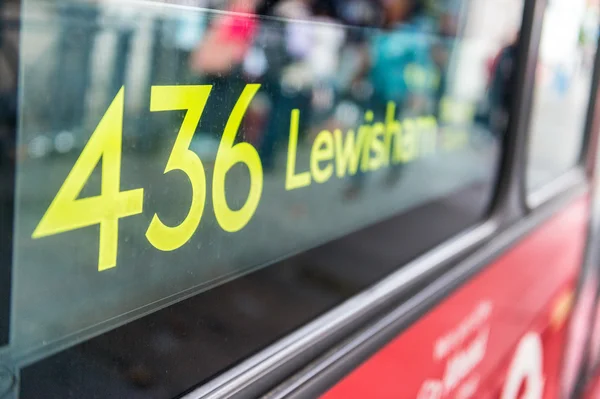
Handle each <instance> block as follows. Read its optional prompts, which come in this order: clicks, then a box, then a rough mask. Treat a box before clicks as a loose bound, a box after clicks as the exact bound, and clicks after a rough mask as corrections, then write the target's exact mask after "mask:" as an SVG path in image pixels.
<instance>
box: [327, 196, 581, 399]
mask: <svg viewBox="0 0 600 399" xmlns="http://www.w3.org/2000/svg"><path fill="white" fill-rule="evenodd" d="M588 216H589V213H588V200H587V198H581V199H580V200H578V201H575V202H574V203H572V204H571V205H570V206H568V207H567V208H565V209H564V210H562V211H561V212H560V213H558V214H557V215H556V216H554V217H553V218H552V219H551V220H549V221H548V222H546V223H545V224H544V225H542V226H541V227H540V228H538V229H537V230H535V231H534V232H533V233H531V234H530V235H528V236H527V237H526V238H525V239H523V240H522V241H520V242H519V243H518V244H517V245H516V246H514V247H513V248H512V249H510V250H509V251H508V252H507V253H505V254H504V255H502V256H501V257H500V258H499V259H498V260H496V261H495V262H494V263H493V264H491V265H490V266H489V267H487V268H486V269H484V271H482V272H481V273H480V274H478V275H477V276H476V277H475V278H473V279H472V280H471V281H469V282H468V283H467V284H465V285H464V286H462V287H461V288H460V289H459V290H458V291H456V292H455V293H453V294H452V295H451V296H450V297H448V298H447V299H446V300H445V301H444V302H442V303H441V304H440V305H438V306H437V307H436V308H435V309H434V310H432V311H431V312H430V313H428V314H427V315H425V316H424V317H423V318H422V319H420V320H419V321H418V322H417V323H415V324H414V325H413V326H412V327H410V328H409V329H408V330H406V331H405V332H404V333H402V334H401V335H400V336H398V337H397V338H396V339H395V340H394V341H392V342H391V343H389V344H388V345H387V346H385V347H384V348H383V349H382V350H380V351H379V352H378V353H377V354H375V355H374V356H373V357H371V358H370V359H369V360H367V361H366V362H365V363H364V364H362V365H361V366H359V367H358V368H357V369H356V370H354V371H353V372H352V373H351V374H349V375H348V376H347V377H346V378H345V379H343V380H342V381H341V382H339V383H338V385H337V386H335V387H333V388H332V389H331V390H330V391H329V392H327V393H326V394H325V395H324V396H323V397H324V398H325V399H338V398H339V399H347V398H395V399H398V398H417V399H441V398H458V399H467V398H500V399H515V398H520V397H526V398H528V399H537V398H555V397H558V396H560V395H558V393H559V389H560V372H561V371H562V369H561V360H562V353H563V348H564V345H565V338H566V336H567V334H566V332H567V325H568V323H567V320H568V316H569V314H570V311H571V308H572V304H573V298H574V295H573V294H574V288H575V284H576V281H577V275H578V271H579V268H580V265H581V262H582V255H583V250H584V247H585V241H586V226H587V220H588ZM525 393H527V395H526V396H522V395H523V394H525Z"/></svg>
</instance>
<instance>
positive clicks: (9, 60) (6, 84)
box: [0, 0, 18, 324]
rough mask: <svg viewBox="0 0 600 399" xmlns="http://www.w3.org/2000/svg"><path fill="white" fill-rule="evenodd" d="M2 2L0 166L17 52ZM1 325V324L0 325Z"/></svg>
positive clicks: (8, 149)
mask: <svg viewBox="0 0 600 399" xmlns="http://www.w3.org/2000/svg"><path fill="white" fill-rule="evenodd" d="M3 7H4V3H3V0H0V65H2V66H4V68H0V83H1V84H0V165H3V164H4V162H6V161H8V160H9V159H10V156H13V155H14V154H12V149H13V146H14V137H15V133H14V131H15V129H16V128H17V79H16V76H17V69H18V60H17V51H16V49H15V48H14V47H13V46H12V44H11V43H9V40H8V37H7V35H6V32H5V29H6V31H8V27H9V26H10V25H9V23H5V21H4V18H3V9H4V8H3ZM0 324H1V323H0Z"/></svg>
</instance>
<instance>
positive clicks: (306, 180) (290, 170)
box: [285, 109, 310, 191]
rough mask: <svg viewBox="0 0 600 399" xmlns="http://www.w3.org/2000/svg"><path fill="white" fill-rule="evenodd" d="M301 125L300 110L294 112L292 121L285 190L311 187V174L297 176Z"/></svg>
mask: <svg viewBox="0 0 600 399" xmlns="http://www.w3.org/2000/svg"><path fill="white" fill-rule="evenodd" d="M299 124H300V110H298V109H294V110H292V115H291V119H290V141H289V144H288V158H287V168H286V176H285V189H286V190H287V191H291V190H295V189H297V188H302V187H306V186H308V185H310V173H309V172H302V173H298V174H296V150H297V148H298V126H299Z"/></svg>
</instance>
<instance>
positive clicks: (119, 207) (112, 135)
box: [33, 89, 144, 271]
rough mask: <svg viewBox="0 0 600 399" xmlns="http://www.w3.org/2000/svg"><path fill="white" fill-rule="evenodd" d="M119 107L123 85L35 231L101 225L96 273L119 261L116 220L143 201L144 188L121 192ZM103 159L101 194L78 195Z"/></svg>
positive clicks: (44, 234) (35, 235)
mask: <svg viewBox="0 0 600 399" xmlns="http://www.w3.org/2000/svg"><path fill="white" fill-rule="evenodd" d="M123 108H124V89H121V90H120V91H119V94H117V96H116V97H115V99H114V100H113V102H112V104H111V105H110V107H109V108H108V110H107V111H106V113H105V114H104V116H103V117H102V120H101V121H100V123H99V124H98V127H97V128H96V130H95V131H94V133H93V134H92V136H91V137H90V139H89V142H88V143H87V145H86V146H85V148H84V149H83V151H82V152H81V155H80V156H79V158H78V159H77V162H76V163H75V165H74V166H73V169H72V170H71V172H70V173H69V175H68V176H67V178H66V180H65V182H64V183H63V185H62V187H61V188H60V190H59V191H58V194H56V197H55V198H54V200H53V201H52V203H51V204H50V207H49V208H48V210H47V211H46V213H45V214H44V216H43V217H42V220H41V221H40V223H39V224H38V226H37V228H36V229H35V231H34V232H33V238H41V237H47V236H51V235H54V234H59V233H64V232H67V231H71V230H76V229H80V228H83V227H88V226H93V225H96V224H99V225H100V251H99V256H98V270H99V271H103V270H106V269H110V268H113V267H115V266H116V265H117V247H118V239H119V219H120V218H123V217H127V216H132V215H137V214H140V213H142V210H143V204H144V190H143V189H136V190H129V191H120V190H121V188H120V186H121V148H122V139H123ZM101 160H102V184H101V190H102V191H101V194H100V195H98V196H95V197H88V198H79V195H80V193H81V191H82V189H83V187H84V185H85V183H86V182H87V180H88V179H89V178H90V176H91V174H92V172H93V171H94V169H95V168H96V165H98V163H99V162H100V161H101Z"/></svg>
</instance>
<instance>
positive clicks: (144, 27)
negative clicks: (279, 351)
mask: <svg viewBox="0 0 600 399" xmlns="http://www.w3.org/2000/svg"><path fill="white" fill-rule="evenodd" d="M20 11H21V12H20V22H21V24H20V27H21V31H20V46H21V47H20V49H19V62H20V65H19V68H18V70H19V71H20V76H19V79H18V82H19V87H18V90H19V96H18V100H19V101H18V108H16V109H17V110H18V115H16V113H17V111H15V112H14V113H13V115H12V117H13V118H14V120H18V121H19V124H18V129H17V132H16V133H17V134H16V138H17V142H16V144H15V151H14V153H15V154H16V173H15V179H16V184H15V196H14V201H15V204H16V206H15V213H14V223H15V226H14V232H13V236H14V241H15V245H14V251H13V252H14V255H13V262H12V280H11V281H12V284H11V287H10V288H11V289H10V310H11V318H10V320H11V323H10V337H11V339H10V342H9V344H8V345H7V346H6V348H3V350H2V351H0V360H4V359H7V361H8V362H9V363H11V364H14V365H16V366H15V367H17V368H20V367H23V370H21V373H20V378H21V382H22V386H21V394H22V396H23V397H35V396H36V395H39V389H41V388H40V387H42V386H44V387H45V390H46V391H52V392H55V391H56V392H58V391H60V389H62V388H66V389H68V390H69V392H70V393H69V395H70V396H71V397H86V396H89V395H87V394H86V390H89V389H91V388H90V387H89V386H87V385H86V384H85V383H83V382H82V381H85V380H86V378H83V377H82V378H80V377H81V375H80V374H79V375H78V373H94V374H95V381H97V382H99V381H111V383H106V384H102V383H97V384H95V385H94V386H96V388H98V387H97V385H102V389H103V390H106V392H108V391H110V390H111V389H112V390H113V391H111V392H112V393H110V394H109V396H110V395H112V396H116V397H134V393H132V392H134V391H135V390H136V389H138V388H139V389H143V388H147V389H153V390H154V391H155V392H159V393H160V394H157V396H158V397H162V396H170V395H177V394H180V393H181V392H182V391H184V390H185V389H188V388H190V387H191V386H193V385H195V384H197V383H198V382H200V381H207V380H208V379H210V378H211V377H213V376H215V375H217V374H219V373H221V372H222V371H223V370H226V369H228V368H230V367H232V366H233V365H234V364H236V363H238V362H240V361H241V360H243V359H245V358H246V357H248V356H249V355H251V354H253V353H256V352H257V351H259V350H261V349H263V348H266V347H267V346H268V345H270V344H272V343H273V342H274V341H275V340H277V339H279V338H281V337H283V336H285V335H286V334H289V333H290V332H293V331H294V330H296V329H298V328H300V327H301V326H303V325H305V324H306V323H308V322H310V321H312V320H314V319H316V318H317V317H318V316H319V315H322V314H323V313H325V312H327V311H330V310H332V309H334V308H335V307H336V306H337V305H339V304H341V303H343V302H344V301H347V300H349V299H351V298H353V297H354V296H355V295H357V294H359V293H361V292H363V291H365V290H367V289H368V288H369V287H371V286H372V285H373V284H375V283H377V282H379V281H380V280H382V279H383V278H385V277H387V276H389V275H390V274H391V273H394V272H396V271H397V270H399V269H401V268H402V266H403V265H405V264H406V263H408V262H409V261H410V260H413V259H415V258H416V257H417V256H419V255H422V254H424V253H426V252H427V251H429V250H431V249H432V248H434V247H435V246H437V245H439V244H441V243H443V242H445V241H447V240H449V239H451V238H455V237H456V236H457V235H458V234H459V233H462V232H465V231H467V230H468V229H470V228H472V227H474V226H477V225H478V224H480V223H482V222H483V221H485V220H486V217H487V210H488V209H489V207H490V203H491V200H492V196H493V193H494V189H495V187H494V185H495V182H496V181H497V174H498V169H499V160H500V155H501V154H500V148H501V146H500V143H501V140H502V136H503V135H505V134H506V133H507V132H506V124H505V123H503V122H498V118H497V117H496V116H495V115H496V114H495V113H498V112H499V113H500V114H502V115H503V116H502V118H508V116H509V115H508V107H507V105H506V103H504V102H502V100H501V98H502V95H501V94H498V93H496V92H495V91H494V90H495V88H499V87H500V86H501V84H504V83H506V84H508V83H507V82H509V81H510V77H508V78H505V77H502V76H500V75H498V74H496V73H495V71H496V70H497V64H498V65H501V64H502V63H503V62H505V61H504V59H501V60H499V61H498V54H501V53H502V52H503V51H504V50H506V51H509V52H510V49H511V48H512V47H511V46H514V45H515V43H516V40H517V38H518V31H519V28H520V23H521V14H522V4H521V1H519V0H505V1H503V2H501V3H500V2H499V3H498V4H491V3H490V4H487V2H469V1H466V0H464V1H421V0H407V1H387V0H381V1H361V0H353V1H333V0H332V1H314V2H309V1H301V0H298V1H296V0H281V1H260V0H243V1H242V0H230V1H209V0H195V1H185V2H177V1H131V2H110V1H76V2H75V1H74V2H71V1H65V0H61V1H54V2H48V1H45V0H22V1H21V4H20ZM7 26H8V25H7ZM502 79H504V80H502ZM502 118H500V119H502ZM0 122H2V121H0ZM65 348H70V349H66V350H64V349H65ZM191 353H195V354H199V353H201V354H202V356H201V357H197V356H196V355H191ZM182 359H184V360H183V361H182ZM0 363H2V362H0ZM25 366H26V367H25ZM88 366H89V367H88ZM184 366H185V367H184ZM73 367H74V368H75V369H73V370H71V371H68V370H70V369H71V368H73ZM58 370H61V375H62V376H64V378H67V379H68V378H70V377H69V376H73V378H74V380H73V381H70V382H68V383H65V384H62V385H61V386H60V387H59V386H56V384H58V382H57V381H58V380H56V379H54V378H52V375H53V373H55V372H58ZM165 370H168V371H166V372H165ZM61 378H62V377H61ZM75 380H79V381H80V382H81V384H83V385H81V384H78V383H76V382H75ZM31 381H35V382H36V383H35V384H31V383H29V382H31ZM63 381H64V380H63ZM148 387H150V388H148ZM98 389H99V388H98ZM57 390H58V391H57ZM88 392H89V391H88ZM103 392H104V391H103ZM115 392H118V393H115ZM69 395H66V394H65V395H64V396H63V397H69ZM73 395H74V396H73ZM59 396H60V395H59Z"/></svg>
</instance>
